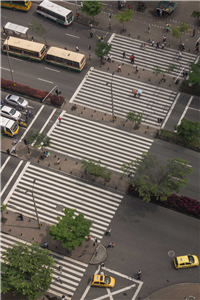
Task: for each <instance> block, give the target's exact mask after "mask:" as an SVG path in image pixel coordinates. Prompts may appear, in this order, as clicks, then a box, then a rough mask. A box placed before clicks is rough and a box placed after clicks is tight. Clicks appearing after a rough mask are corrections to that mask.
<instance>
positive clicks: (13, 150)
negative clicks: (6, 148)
mask: <svg viewBox="0 0 200 300" xmlns="http://www.w3.org/2000/svg"><path fill="white" fill-rule="evenodd" d="M11 152H14V153H15V154H16V148H15V146H13V147H12V149H11Z"/></svg>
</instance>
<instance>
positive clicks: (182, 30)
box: [179, 22, 190, 34]
mask: <svg viewBox="0 0 200 300" xmlns="http://www.w3.org/2000/svg"><path fill="white" fill-rule="evenodd" d="M188 29H190V26H189V25H187V24H185V23H183V22H181V23H180V24H179V31H180V33H181V34H182V33H185V32H186V31H187V30H188Z"/></svg>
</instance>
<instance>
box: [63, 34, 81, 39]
mask: <svg viewBox="0 0 200 300" xmlns="http://www.w3.org/2000/svg"><path fill="white" fill-rule="evenodd" d="M65 34H66V35H69V36H72V37H74V38H76V39H80V37H79V36H76V35H72V34H69V33H65Z"/></svg>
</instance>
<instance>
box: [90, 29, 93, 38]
mask: <svg viewBox="0 0 200 300" xmlns="http://www.w3.org/2000/svg"><path fill="white" fill-rule="evenodd" d="M90 37H91V38H92V37H93V31H92V30H91V31H90Z"/></svg>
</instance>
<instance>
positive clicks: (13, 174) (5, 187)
mask: <svg viewBox="0 0 200 300" xmlns="http://www.w3.org/2000/svg"><path fill="white" fill-rule="evenodd" d="M23 162H24V161H23V160H21V161H20V162H19V164H18V166H17V168H16V169H15V171H14V172H13V173H12V176H11V177H10V179H9V180H8V182H7V183H6V185H5V186H4V188H3V190H2V191H1V194H0V197H2V195H3V193H4V192H5V190H6V189H7V187H8V186H9V184H10V182H11V181H12V179H13V177H14V176H15V174H16V173H17V171H18V170H19V168H20V166H21V164H22V163H23Z"/></svg>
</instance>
